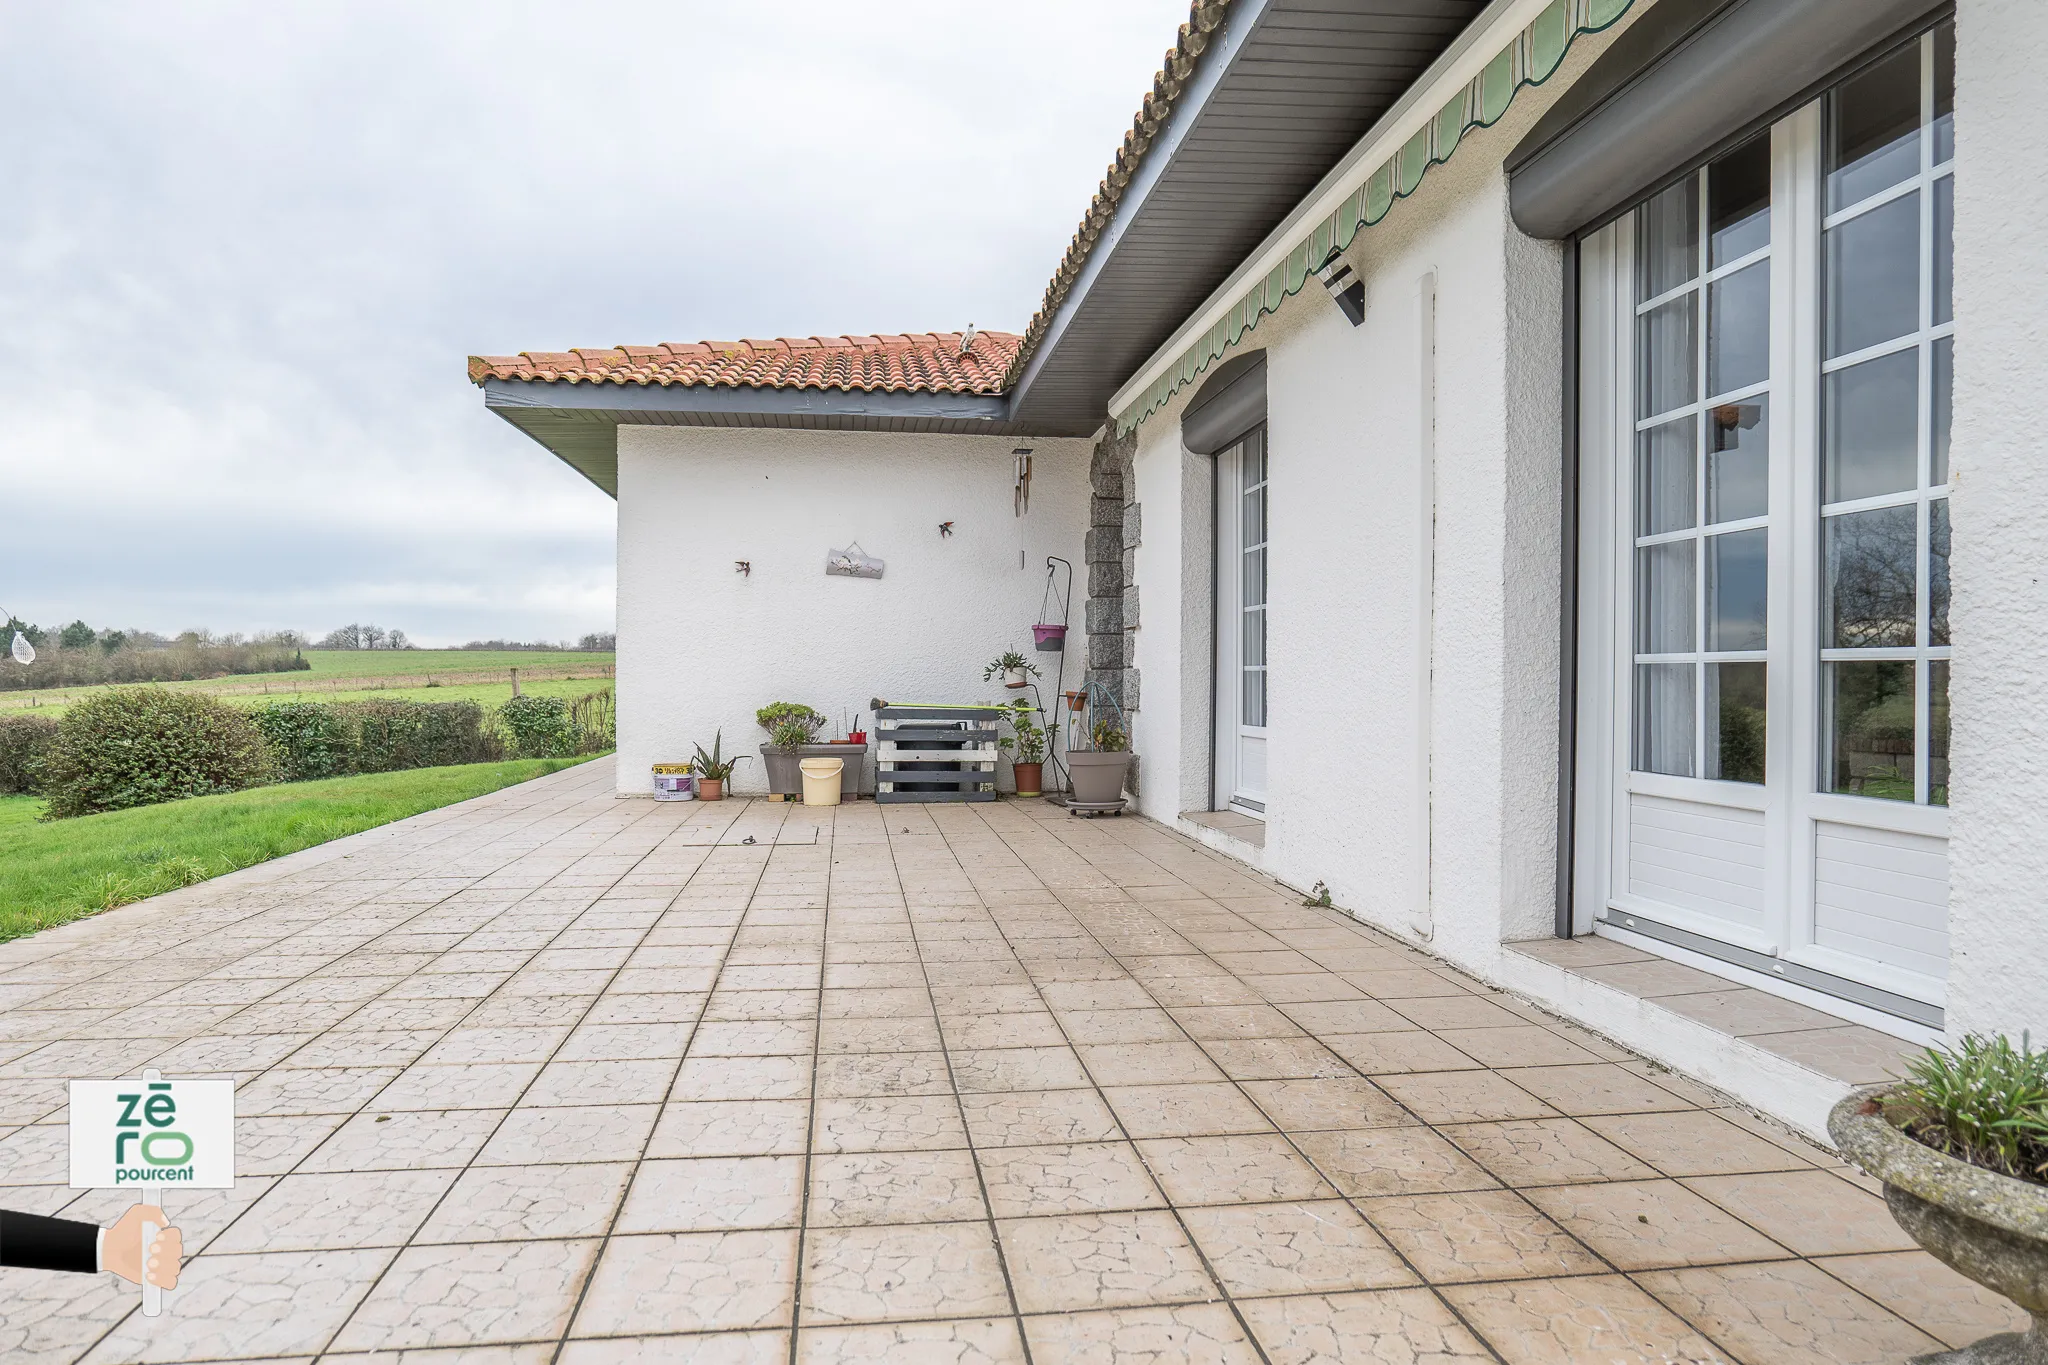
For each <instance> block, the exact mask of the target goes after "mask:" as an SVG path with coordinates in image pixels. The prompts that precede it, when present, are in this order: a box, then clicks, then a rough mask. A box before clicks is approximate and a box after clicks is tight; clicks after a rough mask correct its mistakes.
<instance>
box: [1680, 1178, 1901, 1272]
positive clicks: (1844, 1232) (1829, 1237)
mask: <svg viewBox="0 0 2048 1365" xmlns="http://www.w3.org/2000/svg"><path fill="white" fill-rule="evenodd" d="M1685 1183H1686V1185H1687V1186H1689V1187H1690V1188H1691V1189H1692V1190H1693V1191H1694V1192H1695V1193H1697V1194H1703V1195H1705V1196H1706V1197H1707V1198H1709V1199H1711V1200H1713V1201H1714V1202H1715V1203H1716V1204H1719V1205H1720V1206H1721V1207H1722V1208H1724V1209H1726V1210H1728V1212H1730V1213H1732V1214H1734V1215H1735V1216H1736V1217H1737V1218H1740V1219H1741V1220H1742V1221H1743V1222H1745V1223H1748V1224H1749V1225H1750V1226H1751V1227H1753V1228H1756V1229H1757V1230H1758V1231H1760V1232H1762V1233H1764V1234H1765V1235H1766V1236H1768V1237H1770V1238H1772V1239H1774V1240H1776V1241H1778V1242H1781V1243H1783V1244H1784V1245H1786V1246H1788V1247H1790V1248H1791V1249H1792V1250H1794V1251H1796V1252H1798V1253H1799V1254H1800V1255H1801V1256H1836V1255H1851V1254H1854V1253H1857V1252H1874V1251H1911V1250H1912V1249H1913V1248H1914V1247H1915V1246H1917V1245H1918V1243H1916V1242H1915V1241H1914V1240H1913V1239H1912V1238H1911V1237H1909V1236H1907V1235H1906V1232H1905V1230H1904V1229H1903V1228H1901V1227H1900V1226H1899V1225H1898V1223H1897V1222H1896V1221H1894V1220H1893V1218H1892V1216H1891V1213H1890V1211H1889V1210H1887V1209H1886V1208H1885V1206H1884V1200H1882V1199H1880V1198H1879V1197H1877V1196H1876V1195H1874V1194H1869V1193H1866V1192H1865V1191H1863V1190H1861V1189H1858V1188H1857V1187H1856V1186H1854V1185H1852V1184H1850V1183H1849V1182H1848V1181H1846V1180H1839V1179H1837V1178H1836V1177H1835V1176H1833V1175H1831V1174H1829V1173H1828V1172H1826V1171H1816V1170H1805V1171H1782V1172H1775V1173H1767V1174H1760V1175H1719V1176H1702V1177H1699V1178H1697V1179H1693V1180H1688V1181H1686V1182H1685Z"/></svg>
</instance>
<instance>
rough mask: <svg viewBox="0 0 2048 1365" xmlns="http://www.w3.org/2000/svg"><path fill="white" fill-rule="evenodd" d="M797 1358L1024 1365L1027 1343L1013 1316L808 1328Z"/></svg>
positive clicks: (826, 1363)
mask: <svg viewBox="0 0 2048 1365" xmlns="http://www.w3.org/2000/svg"><path fill="white" fill-rule="evenodd" d="M796 1359H797V1365H851V1362H859V1361H876V1362H896V1361H920V1362H922V1361H930V1362H932V1365H1023V1362H1024V1343H1023V1339H1022V1338H1021V1337H1020V1336H1019V1334H1018V1328H1017V1323H1016V1321H1015V1320H1014V1319H1011V1318H980V1319H972V1320H950V1321H937V1322H897V1323H877V1324H872V1325H869V1326H861V1327H807V1328H804V1329H803V1330H802V1331H800V1332H798V1333H797V1347H796Z"/></svg>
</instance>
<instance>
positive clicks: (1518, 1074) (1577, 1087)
mask: <svg viewBox="0 0 2048 1365" xmlns="http://www.w3.org/2000/svg"><path fill="white" fill-rule="evenodd" d="M1500 1074H1501V1075H1503V1076H1505V1077H1507V1078H1508V1079H1509V1080H1511V1081H1513V1082H1514V1083H1515V1084H1516V1085H1518V1086H1520V1087H1521V1088H1522V1089H1524V1090H1526V1091H1528V1092H1529V1093H1530V1094H1532V1095H1534V1096H1535V1097H1536V1098H1537V1099H1539V1100H1542V1101H1543V1102H1544V1103H1545V1104H1547V1105H1549V1106H1550V1107H1551V1108H1553V1109H1555V1110H1557V1111H1558V1112H1559V1113H1562V1114H1572V1115H1583V1114H1651V1113H1657V1112H1660V1111H1665V1110H1673V1109H1687V1108H1691V1107H1692V1106H1691V1105H1690V1104H1689V1103H1688V1102H1687V1101H1686V1100H1683V1099H1681V1098H1679V1097H1678V1096H1677V1095H1675V1094H1673V1093H1672V1092H1671V1091H1669V1090H1667V1089H1665V1088H1664V1087H1662V1086H1659V1085H1654V1084H1652V1083H1651V1082H1649V1081H1648V1080H1645V1079H1644V1078H1643V1077H1641V1076H1638V1075H1636V1074H1635V1073H1634V1072H1632V1071H1628V1070H1626V1069H1624V1068H1622V1067H1620V1066H1617V1065H1615V1064H1614V1063H1612V1062H1587V1063H1582V1064H1580V1065H1577V1066H1534V1067H1525V1068H1510V1069H1508V1070H1505V1071H1502V1072H1501V1073H1500Z"/></svg>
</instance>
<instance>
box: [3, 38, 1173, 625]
mask: <svg viewBox="0 0 2048 1365" xmlns="http://www.w3.org/2000/svg"><path fill="white" fill-rule="evenodd" d="M1186 14H1187V4H1186V0H1034V3H1031V4H1028V5H1027V4H1018V3H1015V0H951V2H950V3H938V2H936V0H882V2H881V3H873V2H872V0H871V3H868V4H862V5H849V4H845V3H825V2H824V0H778V2H777V3H741V4H714V3H708V2H707V0H670V3H666V4H635V3H611V4H606V5H602V6H599V5H560V4H548V5H542V4H530V5H521V4H516V3H500V2H497V0H494V2H493V3H491V4H488V5H485V4H474V3H447V2H440V3H403V4H400V3H379V2H375V0H347V3H326V4H314V3H293V4H288V5H281V4H276V3H268V2H266V3H237V4H202V3H190V2H188V0H147V2H144V0H137V2H136V3H94V2H93V0H78V2H76V3H65V4H61V5H48V4H31V3H28V2H27V0H0V127H4V129H5V132H4V133H0V474H4V478H0V514H4V515H0V608H5V609H7V610H12V611H15V612H18V613H20V614H21V615H22V616H24V617H26V618H28V619H30V620H33V621H36V622H38V623H41V624H46V625H47V624H53V623H59V622H62V621H69V620H71V619H72V618H74V617H79V616H83V617H84V618H85V619H86V620H87V621H89V622H91V623H92V624H94V625H117V626H130V625H135V626H142V627H146V628H149V629H154V630H160V631H177V630H182V629H186V628H188V627H195V626H197V627H206V628H210V629H213V630H220V631H229V630H239V631H255V630H262V629H272V628H278V627H293V628H297V629H304V630H312V631H316V632H319V631H325V630H327V629H330V628H331V627H333V626H335V625H339V624H341V623H343V622H346V621H350V620H374V621H376V622H378V623H379V624H382V625H385V626H387V627H392V626H395V627H398V628H401V629H404V630H405V631H407V632H408V633H409V634H411V635H412V637H413V638H414V639H415V640H416V641H419V642H422V643H459V642H461V641H463V640H466V639H471V638H477V637H488V636H493V635H501V636H511V637H520V638H534V637H547V638H560V637H564V636H574V635H578V634H581V633H583V632H585V631H589V630H601V629H609V628H610V627H611V622H612V524H613V504H612V502H611V500H610V499H609V498H607V497H605V496H604V495H603V494H602V493H600V492H598V491H597V490H596V489H595V488H592V487H591V486H590V485H589V484H587V483H585V482H584V481H583V480H582V479H581V477H579V476H578V475H576V474H574V473H573V472H572V471H570V470H569V469H567V468H566V467H565V466H563V465H560V464H559V463H558V462H556V461H555V459H554V458H553V457H552V456H550V455H549V454H547V452H545V451H543V450H542V449H541V448H540V447H538V446H536V445H533V444H532V443H530V442H529V441H527V440H526V439H525V438H524V437H521V436H520V435H518V433H516V432H515V431H514V430H513V429H512V428H511V427H509V426H507V425H505V424H504V423H503V422H500V421H499V420H498V419H496V418H494V417H491V416H489V415H488V414H487V413H485V411H484V409H483V405H482V402H481V399H480V396H479V395H478V393H477V391H476V390H475V389H473V388H472V387H470V385H469V384H468V383H467V381H466V378H465V376H464V373H463V358H464V357H465V356H466V355H468V354H471V353H473V352H477V353H505V352H514V351H522V350H561V349H564V348H567V347H569V346H592V345H597V346H604V345H616V344H620V343H625V342H633V343H644V344H652V343H656V342H662V341H689V340H696V339H699V338H706V337H739V336H774V335H779V334H790V335H799V336H801V335H809V334H813V333H818V334H828V333H838V332H894V331H926V330H940V331H943V330H950V329H957V328H960V327H963V326H965V325H966V324H967V323H968V322H970V321H971V322H974V323H976V324H978V325H979V326H981V327H984V328H1004V329H1021V328H1022V326H1023V324H1024V323H1025V321H1026V320H1027V319H1028V318H1029V317H1030V315H1031V312H1032V310H1033V309H1034V308H1035V307H1036V305H1037V301H1038V298H1039V295H1040V293H1041V291H1042V290H1043V289H1044V286H1045V283H1046V280H1047V278H1048V277H1049V276H1050V275H1051V272H1052V268H1053V266H1054V265H1055V264H1056V262H1057V260H1058V258H1059V255H1060V253H1061V252H1062V251H1063V250H1064V249H1065V246H1066V242H1067V240H1068V238H1069V236H1070V235H1071V234H1072V232H1073V229H1074V226H1075V224H1076V223H1077V222H1078V221H1079V220H1080V216H1081V212H1082V210H1083V208H1085V206H1086V204H1087V200H1088V197H1089V195H1090V194H1091V193H1092V192H1093V190H1094V187H1095V185H1096V182H1097V181H1098V180H1099V179H1100V177H1101V175H1102V171H1103V168H1104V167H1105V166H1106V165H1107V163H1108V161H1109V158H1110V156H1111V154H1112V153H1113V151H1114V150H1115V147H1116V144H1117V141H1118V139H1120V138H1121V136H1122V134H1123V131H1124V129H1125V128H1126V127H1127V126H1128V124H1129V121H1130V118H1131V115H1132V114H1133V113H1134V112H1135V111H1136V109H1137V107H1138V102H1139V97H1140V95H1141V94H1142V92H1143V91H1144V89H1145V88H1146V87H1147V84H1148V82H1149V81H1150V78H1151V75H1152V72H1153V71H1154V70H1155V69H1156V67H1157V66H1158V63H1159V59H1160V56H1161V54H1162V53H1163V52H1164V51H1165V50H1166V48H1167V46H1168V44H1169V43H1170V42H1171V41H1172V38H1173V32H1174V27H1175V25H1176V24H1177V23H1179V22H1180V21H1181V20H1182V19H1184V18H1185V17H1186Z"/></svg>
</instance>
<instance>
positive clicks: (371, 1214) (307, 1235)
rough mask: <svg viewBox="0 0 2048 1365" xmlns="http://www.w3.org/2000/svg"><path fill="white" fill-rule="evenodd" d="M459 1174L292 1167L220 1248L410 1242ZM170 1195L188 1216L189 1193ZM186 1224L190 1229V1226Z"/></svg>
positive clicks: (286, 1248) (296, 1248)
mask: <svg viewBox="0 0 2048 1365" xmlns="http://www.w3.org/2000/svg"><path fill="white" fill-rule="evenodd" d="M457 1174H458V1172H456V1171H453V1170H425V1171H375V1172H368V1173H363V1174H355V1173H347V1174H342V1173H336V1174H307V1175H288V1176H285V1177H284V1178H283V1179H282V1180H279V1181H278V1182H277V1183H276V1184H274V1185H272V1186H271V1187H270V1189H269V1190H268V1192H266V1193H265V1194H264V1195H263V1197H262V1198H261V1199H258V1200H257V1201H256V1202H255V1203H254V1204H253V1205H252V1206H251V1207H250V1208H249V1209H248V1211H247V1212H246V1213H244V1214H242V1216H241V1217H240V1218H238V1219H236V1220H235V1222H234V1225H233V1226H232V1227H230V1228H229V1229H228V1230H227V1232H226V1233H225V1234H224V1235H223V1236H222V1237H221V1238H220V1241H219V1243H218V1244H217V1246H216V1247H215V1248H214V1249H216V1250H218V1251H221V1252H226V1253H233V1252H259V1251H262V1252H268V1251H335V1250H346V1249H348V1248H352V1247H396V1246H403V1245H405V1243H406V1242H407V1241H408V1240H409V1239H410V1238H411V1237H412V1235H413V1233H414V1232H415V1231H416V1230H417V1229H418V1228H419V1226H420V1223H421V1222H422V1221H423V1220H424V1219H425V1218H426V1216H427V1214H428V1212H429V1211H430V1210H431V1209H432V1208H433V1207H434V1205H435V1203H436V1202H437V1201H438V1200H439V1199H440V1198H441V1196H442V1195H443V1194H445V1193H446V1192H447V1190H448V1188H449V1186H451V1185H452V1184H454V1183H455V1177H456V1175H457ZM165 1197H166V1198H167V1199H172V1202H171V1204H170V1205H169V1207H171V1208H173V1209H178V1210H179V1213H178V1215H177V1216H180V1217H183V1216H184V1214H185V1212H186V1210H184V1209H182V1208H180V1204H181V1203H182V1201H179V1200H176V1199H174V1198H172V1197H171V1196H169V1195H166V1196H165ZM72 1216H73V1217H76V1216H77V1215H76V1213H74V1214H72ZM185 1231H187V1234H188V1235H190V1230H189V1229H187V1230H185Z"/></svg>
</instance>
